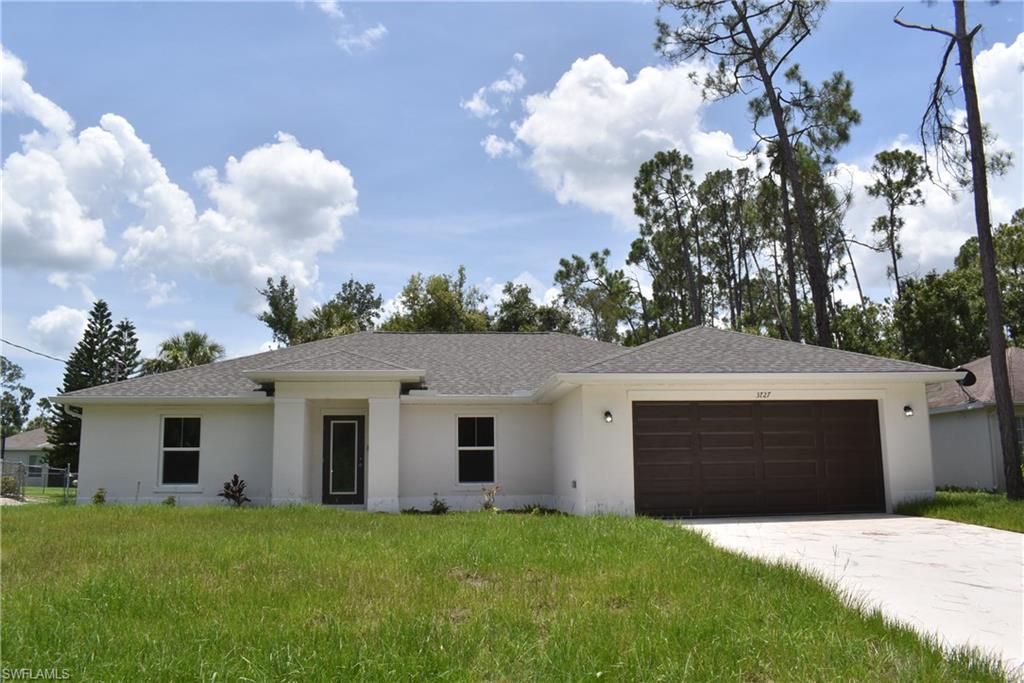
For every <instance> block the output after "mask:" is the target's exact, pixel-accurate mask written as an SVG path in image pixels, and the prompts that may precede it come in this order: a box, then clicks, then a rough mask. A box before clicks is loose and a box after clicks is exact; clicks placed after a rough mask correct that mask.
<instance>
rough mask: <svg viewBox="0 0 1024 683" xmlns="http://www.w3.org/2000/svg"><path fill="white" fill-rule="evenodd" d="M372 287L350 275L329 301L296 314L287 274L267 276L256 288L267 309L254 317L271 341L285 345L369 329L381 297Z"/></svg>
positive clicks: (293, 291)
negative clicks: (302, 314) (263, 325)
mask: <svg viewBox="0 0 1024 683" xmlns="http://www.w3.org/2000/svg"><path fill="white" fill-rule="evenodd" d="M375 289H376V288H375V287H374V285H373V284H369V283H367V284H364V283H362V282H359V281H358V280H356V279H354V278H350V279H349V280H348V282H345V283H344V284H342V286H341V289H340V290H339V291H338V292H337V293H336V294H335V295H334V296H333V297H332V298H331V299H330V300H329V301H327V302H326V303H324V304H321V305H319V306H314V307H313V311H312V313H311V314H310V315H309V316H308V317H306V318H300V317H299V314H298V299H297V297H296V295H295V287H293V286H292V285H291V284H289V282H288V278H286V277H284V276H283V275H282V276H281V278H280V279H279V280H278V281H277V283H275V282H274V281H273V279H271V278H268V279H267V286H266V287H265V288H264V289H261V290H259V292H260V294H261V295H263V298H264V299H266V302H267V309H266V310H265V311H263V312H262V313H260V314H259V316H257V317H258V319H259V320H260V321H262V322H264V323H266V325H267V327H269V328H270V331H271V333H272V334H273V336H274V341H276V342H281V343H283V344H285V345H286V346H290V345H292V344H303V343H305V342H311V341H316V340H318V339H328V338H330V337H336V336H338V335H340V334H349V333H351V332H359V331H362V330H369V329H373V326H374V322H375V321H376V319H377V318H378V317H379V316H380V307H381V303H382V301H383V299H382V298H381V297H380V295H378V294H376V293H375Z"/></svg>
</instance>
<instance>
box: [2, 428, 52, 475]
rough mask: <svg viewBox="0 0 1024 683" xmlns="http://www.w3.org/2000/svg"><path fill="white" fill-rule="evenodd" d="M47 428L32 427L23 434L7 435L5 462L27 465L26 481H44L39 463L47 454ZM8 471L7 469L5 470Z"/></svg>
mask: <svg viewBox="0 0 1024 683" xmlns="http://www.w3.org/2000/svg"><path fill="white" fill-rule="evenodd" d="M44 448H46V430H45V429H43V428H42V427H40V428H39V429H30V430H28V431H27V432H22V433H21V434H15V435H13V436H9V437H7V443H6V444H5V448H4V463H5V464H6V465H8V466H10V465H14V464H17V463H20V464H22V465H25V467H26V472H25V474H26V476H27V477H28V478H27V479H26V483H27V484H29V485H30V486H31V485H35V484H39V483H42V476H43V475H42V473H41V470H40V468H39V465H41V464H42V463H43V456H45V455H46V454H45V453H44V452H43V449H44ZM4 471H5V472H6V471H7V470H6V469H5V470H4Z"/></svg>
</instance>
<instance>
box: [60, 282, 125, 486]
mask: <svg viewBox="0 0 1024 683" xmlns="http://www.w3.org/2000/svg"><path fill="white" fill-rule="evenodd" d="M129 324H130V323H129ZM116 348H117V341H116V338H115V331H114V325H113V322H112V320H111V317H110V308H109V307H108V306H107V303H106V302H105V301H103V300H99V301H97V302H96V303H95V304H93V307H92V310H91V311H90V312H89V322H88V324H87V325H86V328H85V334H83V335H82V340H81V341H79V342H78V345H77V346H75V350H74V351H72V352H71V356H70V357H69V358H68V362H67V364H66V365H65V367H64V384H63V386H62V387H61V389H60V391H61V393H67V392H69V391H76V390H78V389H86V388H88V387H94V386H96V385H98V384H106V383H107V382H111V381H113V380H114V378H115V376H116V369H115V367H116V363H115V358H114V356H115V351H116ZM81 433H82V422H81V420H79V419H78V418H74V417H71V416H70V415H68V414H67V413H65V412H64V406H63V405H61V404H54V405H52V406H51V408H50V419H49V420H47V423H46V441H47V443H48V444H49V447H48V448H47V449H46V450H47V458H46V460H47V462H48V463H49V464H50V465H54V466H57V467H62V466H64V465H68V464H69V465H71V469H72V470H77V469H78V442H79V439H80V437H81Z"/></svg>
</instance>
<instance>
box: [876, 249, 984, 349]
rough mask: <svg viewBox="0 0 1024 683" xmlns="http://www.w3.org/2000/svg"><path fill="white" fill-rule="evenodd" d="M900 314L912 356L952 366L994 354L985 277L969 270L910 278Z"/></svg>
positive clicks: (898, 321) (899, 321)
mask: <svg viewBox="0 0 1024 683" xmlns="http://www.w3.org/2000/svg"><path fill="white" fill-rule="evenodd" d="M894 314H895V319H896V324H897V325H898V328H899V330H900V332H901V335H900V336H901V337H902V340H903V342H902V343H903V347H904V351H905V354H906V357H907V359H908V360H912V361H916V362H918V363H925V364H927V365H936V366H938V367H943V368H952V367H956V366H957V365H960V364H961V363H966V362H967V361H970V360H972V359H974V358H978V357H980V356H984V355H987V354H988V340H987V339H986V337H985V301H984V299H983V298H982V295H981V280H980V279H979V278H975V277H972V276H971V274H969V273H966V272H964V271H963V270H960V269H956V268H954V269H952V270H948V271H946V272H944V273H937V272H935V271H932V272H930V273H927V274H926V275H924V277H921V278H906V279H905V280H904V282H903V296H901V297H900V298H899V299H897V300H896V303H895V306H894Z"/></svg>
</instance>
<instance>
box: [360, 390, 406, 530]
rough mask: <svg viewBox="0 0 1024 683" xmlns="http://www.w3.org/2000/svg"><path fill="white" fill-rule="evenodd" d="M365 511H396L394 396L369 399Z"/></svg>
mask: <svg viewBox="0 0 1024 683" xmlns="http://www.w3.org/2000/svg"><path fill="white" fill-rule="evenodd" d="M369 403H370V411H369V419H368V420H367V422H368V425H367V435H366V445H367V453H366V509H367V510H370V511H376V512H398V511H399V508H398V414H399V405H398V397H395V398H371V399H369Z"/></svg>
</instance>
